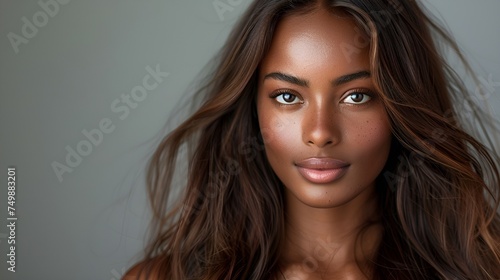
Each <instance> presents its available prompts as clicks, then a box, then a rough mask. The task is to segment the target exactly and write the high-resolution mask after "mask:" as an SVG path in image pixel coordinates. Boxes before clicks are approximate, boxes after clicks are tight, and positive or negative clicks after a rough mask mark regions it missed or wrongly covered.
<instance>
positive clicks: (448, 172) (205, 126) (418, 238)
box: [141, 0, 500, 279]
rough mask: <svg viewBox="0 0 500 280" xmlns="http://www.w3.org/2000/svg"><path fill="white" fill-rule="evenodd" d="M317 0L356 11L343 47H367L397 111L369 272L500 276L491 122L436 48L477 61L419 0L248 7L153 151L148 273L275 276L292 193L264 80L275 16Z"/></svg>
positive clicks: (376, 275)
mask: <svg viewBox="0 0 500 280" xmlns="http://www.w3.org/2000/svg"><path fill="white" fill-rule="evenodd" d="M318 7H324V8H328V9H332V10H334V9H335V10H342V11H344V12H346V13H347V14H348V15H349V16H351V17H353V18H354V19H355V20H356V22H357V24H358V26H359V30H360V40H359V44H360V46H352V45H346V46H345V47H346V51H347V52H346V54H347V55H348V54H349V52H356V51H358V50H359V49H360V48H361V47H364V46H361V45H362V44H369V47H370V58H371V60H370V62H371V63H370V64H371V73H372V76H373V80H374V84H375V86H376V87H377V90H378V91H379V92H380V93H381V96H382V100H383V103H384V105H385V108H386V110H387V114H388V116H389V118H390V121H391V127H392V133H393V140H394V141H393V145H392V147H391V155H390V157H389V160H388V162H387V164H386V167H385V168H384V170H383V172H382V173H381V174H380V176H379V178H378V179H377V191H378V195H379V199H380V208H381V212H382V220H381V224H382V225H383V227H384V236H383V238H382V242H381V244H380V246H379V250H378V253H377V256H376V258H375V259H373V268H372V269H371V270H370V271H371V272H370V276H369V277H370V278H372V279H500V219H499V214H498V213H497V209H498V207H499V201H500V193H499V192H500V178H499V177H500V176H499V169H498V164H499V159H498V152H495V151H494V148H495V146H494V145H495V143H493V141H491V140H490V139H489V138H488V137H485V141H484V143H486V144H487V146H485V145H483V144H482V143H480V142H479V141H478V140H476V138H475V137H473V136H471V135H476V136H478V135H483V136H488V135H489V136H491V135H493V133H496V131H492V130H487V128H486V127H487V126H488V125H491V126H489V127H490V128H491V127H493V128H495V123H494V121H493V120H491V119H490V120H488V119H486V118H485V117H484V116H482V115H481V112H480V111H481V110H479V109H478V107H477V105H476V104H475V102H473V101H472V96H471V94H470V93H469V92H468V91H467V90H466V87H465V86H464V85H463V84H462V82H461V79H460V77H458V75H457V74H456V73H455V72H454V71H453V69H451V67H450V66H449V65H448V64H447V63H446V62H445V60H444V57H443V55H442V54H440V52H439V51H438V48H437V46H436V44H437V42H441V43H445V44H446V46H447V47H448V48H449V49H451V50H454V51H455V53H456V54H457V55H458V57H459V58H460V59H462V61H463V62H464V66H465V68H466V69H470V67H469V66H468V64H467V63H466V62H465V60H464V59H463V57H462V55H461V54H460V51H459V49H458V47H457V46H456V44H455V43H454V42H453V40H452V39H451V38H450V37H449V36H448V35H447V33H446V32H444V31H443V29H441V28H440V27H439V26H438V25H436V24H435V23H434V21H433V20H431V19H430V18H429V16H428V15H427V14H426V13H424V11H423V8H422V7H420V6H419V4H418V3H416V2H415V1H411V0H370V1H367V0H331V1H322V2H317V1H305V0H257V1H254V2H253V3H252V4H251V5H250V7H249V8H248V10H247V12H246V13H245V14H244V15H243V17H242V18H241V20H240V21H239V23H238V24H237V26H236V27H235V28H234V30H233V32H232V34H231V35H230V37H229V39H228V41H227V43H226V44H225V46H224V47H223V49H222V50H221V51H220V53H219V55H218V57H217V58H216V60H215V61H216V63H217V64H216V65H217V66H216V68H215V70H214V71H213V73H211V74H210V76H208V79H207V82H206V83H205V84H204V85H202V87H201V88H200V90H199V91H198V95H199V96H202V97H203V103H202V104H201V105H200V106H199V108H198V109H197V110H196V112H195V113H194V114H193V115H191V116H190V117H189V118H188V119H187V120H186V121H184V122H183V123H182V124H181V125H180V126H178V127H177V128H176V129H175V130H173V131H172V132H170V133H169V134H168V135H167V136H166V137H165V138H164V139H163V141H162V142H161V144H160V145H159V147H158V149H157V150H156V152H155V153H154V155H153V157H152V159H151V162H150V166H149V173H148V177H147V186H148V191H149V198H150V202H151V206H152V210H153V220H152V223H151V226H152V228H151V229H152V230H151V234H152V236H151V242H150V244H149V246H148V247H147V248H146V252H145V254H146V256H145V257H144V260H143V265H142V266H141V267H142V269H141V272H142V273H143V275H146V276H147V277H148V278H147V279H270V278H277V277H278V274H277V262H278V257H279V253H280V249H281V245H282V238H283V236H284V213H283V212H284V210H283V209H284V200H283V192H284V191H283V185H282V183H281V182H280V181H279V179H278V178H277V177H276V175H275V174H274V173H273V170H272V169H271V167H270V165H269V163H268V162H267V159H266V156H265V153H264V145H263V142H262V141H263V140H262V135H261V134H262V133H263V132H261V131H260V129H259V126H258V122H257V116H256V112H255V106H256V105H255V102H254V99H255V95H256V92H257V79H256V77H257V73H258V67H259V63H260V61H261V60H262V58H263V57H264V55H265V54H266V52H267V50H268V49H269V47H270V43H271V39H272V37H273V33H274V30H275V27H276V25H277V23H278V22H279V21H280V19H282V18H283V17H286V16H287V15H289V14H292V13H307V12H308V11H310V10H311V9H315V8H318ZM362 38H365V39H366V41H365V42H363V40H361V39H362ZM464 104H466V105H467V106H464ZM457 106H458V108H460V109H457ZM463 108H469V110H468V111H467V113H468V115H467V118H466V119H465V120H464V118H462V115H463V114H464V113H466V112H464V110H463ZM467 120H473V122H469V123H470V124H472V125H469V126H467V125H466V124H467V122H466V121H467ZM470 128H479V129H480V131H476V134H474V131H471V130H470ZM481 129H482V130H481ZM181 155H185V160H187V162H188V163H189V164H188V167H187V173H186V174H184V175H185V176H186V178H187V181H186V180H185V181H182V180H181V183H179V182H177V180H176V178H177V177H176V176H177V175H176V172H179V170H178V169H176V164H177V163H178V162H179V159H180V157H181ZM174 175H175V176H174ZM181 177H182V176H181ZM184 179H185V178H184ZM177 186H180V189H181V193H180V195H179V197H180V199H179V200H178V201H175V202H174V201H172V200H173V199H172V192H174V191H175V188H176V187H177ZM148 275H154V278H149V276H148Z"/></svg>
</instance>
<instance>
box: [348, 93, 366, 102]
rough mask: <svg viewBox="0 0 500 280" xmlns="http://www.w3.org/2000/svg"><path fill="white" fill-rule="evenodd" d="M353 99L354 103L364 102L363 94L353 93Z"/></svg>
mask: <svg viewBox="0 0 500 280" xmlns="http://www.w3.org/2000/svg"><path fill="white" fill-rule="evenodd" d="M351 99H352V101H354V102H361V101H362V100H363V94H361V93H353V94H352V95H351Z"/></svg>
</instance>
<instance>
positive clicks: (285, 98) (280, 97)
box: [272, 91, 301, 105]
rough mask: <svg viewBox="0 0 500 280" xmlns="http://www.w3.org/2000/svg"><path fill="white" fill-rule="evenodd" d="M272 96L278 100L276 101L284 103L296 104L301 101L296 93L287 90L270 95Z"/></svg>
mask: <svg viewBox="0 0 500 280" xmlns="http://www.w3.org/2000/svg"><path fill="white" fill-rule="evenodd" d="M272 98H274V99H275V100H276V101H278V103H281V104H285V105H290V104H297V103H300V102H301V101H300V99H299V98H298V97H297V95H295V94H293V93H291V92H289V91H282V92H277V93H276V94H274V95H273V96H272Z"/></svg>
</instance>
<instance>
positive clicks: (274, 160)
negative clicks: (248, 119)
mask: <svg viewBox="0 0 500 280" xmlns="http://www.w3.org/2000/svg"><path fill="white" fill-rule="evenodd" d="M262 109H263V110H261V111H260V112H259V126H260V131H261V134H262V138H263V140H264V146H265V150H266V154H267V157H268V160H269V162H270V163H271V165H272V166H273V167H277V166H276V164H278V163H282V162H289V159H290V155H291V154H292V151H294V150H295V151H296V150H297V149H298V148H299V146H300V145H299V144H300V135H301V131H300V122H299V121H298V120H295V119H294V118H293V117H292V116H290V115H287V116H286V117H284V116H282V115H280V114H276V113H272V112H271V111H272V110H265V108H262Z"/></svg>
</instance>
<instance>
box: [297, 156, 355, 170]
mask: <svg viewBox="0 0 500 280" xmlns="http://www.w3.org/2000/svg"><path fill="white" fill-rule="evenodd" d="M295 165H297V166H298V167H302V168H308V169H319V170H322V169H338V168H343V167H346V166H349V163H347V162H345V161H342V160H339V159H334V158H327V157H321V158H318V157H312V158H307V159H304V160H301V161H299V162H296V163H295Z"/></svg>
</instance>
